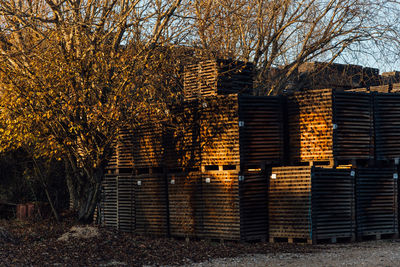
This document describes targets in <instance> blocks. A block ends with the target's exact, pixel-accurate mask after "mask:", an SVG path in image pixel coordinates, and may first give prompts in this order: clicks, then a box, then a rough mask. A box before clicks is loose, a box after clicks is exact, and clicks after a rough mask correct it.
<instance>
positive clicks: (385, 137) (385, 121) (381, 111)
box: [374, 93, 400, 160]
mask: <svg viewBox="0 0 400 267" xmlns="http://www.w3.org/2000/svg"><path fill="white" fill-rule="evenodd" d="M374 117H375V118H374V121H375V154H376V159H378V160H388V159H395V158H400V94H381V93H377V94H374Z"/></svg>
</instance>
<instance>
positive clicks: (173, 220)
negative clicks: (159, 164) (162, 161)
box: [168, 170, 203, 237]
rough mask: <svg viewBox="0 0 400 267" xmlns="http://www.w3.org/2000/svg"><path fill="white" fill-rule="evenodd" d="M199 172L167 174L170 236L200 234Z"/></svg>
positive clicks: (194, 235)
mask: <svg viewBox="0 0 400 267" xmlns="http://www.w3.org/2000/svg"><path fill="white" fill-rule="evenodd" d="M201 186H202V184H201V173H200V172H199V171H193V172H182V170H175V171H173V170H171V171H170V172H169V173H168V206H169V227H170V234H171V235H172V236H177V237H198V236H199V235H200V233H201V232H202V227H203V226H202V225H203V220H202V215H201V210H202V205H203V204H202V189H201Z"/></svg>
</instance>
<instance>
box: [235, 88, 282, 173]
mask: <svg viewBox="0 0 400 267" xmlns="http://www.w3.org/2000/svg"><path fill="white" fill-rule="evenodd" d="M238 102H239V123H240V124H241V126H240V127H239V143H240V161H241V167H242V170H246V169H251V168H253V169H254V168H260V167H262V166H264V165H271V164H282V163H283V162H284V156H285V155H284V137H283V136H284V134H283V131H284V130H283V128H284V127H283V126H284V125H283V120H284V118H283V117H284V116H283V111H282V107H283V98H282V97H260V96H239V98H238Z"/></svg>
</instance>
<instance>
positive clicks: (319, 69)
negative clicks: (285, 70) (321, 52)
mask: <svg viewBox="0 0 400 267" xmlns="http://www.w3.org/2000/svg"><path fill="white" fill-rule="evenodd" d="M298 72H299V84H304V85H303V86H302V88H308V89H323V88H330V87H334V88H343V89H346V88H354V87H360V86H362V81H363V76H364V75H367V74H368V73H365V74H364V72H363V67H362V66H358V65H349V64H330V63H326V62H307V63H304V64H302V65H300V66H299V69H298Z"/></svg>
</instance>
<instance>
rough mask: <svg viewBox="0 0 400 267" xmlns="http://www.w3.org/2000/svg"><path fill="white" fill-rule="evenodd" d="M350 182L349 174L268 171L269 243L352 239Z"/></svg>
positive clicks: (317, 170) (316, 170)
mask: <svg viewBox="0 0 400 267" xmlns="http://www.w3.org/2000/svg"><path fill="white" fill-rule="evenodd" d="M353 199H354V178H353V176H352V175H351V170H348V169H328V168H315V167H277V168H272V174H271V178H270V186H269V237H270V240H271V241H272V242H274V241H276V240H277V239H280V238H284V239H287V241H288V242H296V241H301V242H308V243H317V242H318V241H319V240H330V241H331V242H335V241H336V240H337V239H338V238H350V239H351V238H353V236H354V229H355V221H354V219H353V218H354V216H353V211H354V208H353V207H354V205H353Z"/></svg>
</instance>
